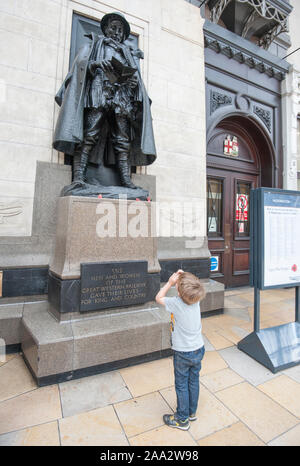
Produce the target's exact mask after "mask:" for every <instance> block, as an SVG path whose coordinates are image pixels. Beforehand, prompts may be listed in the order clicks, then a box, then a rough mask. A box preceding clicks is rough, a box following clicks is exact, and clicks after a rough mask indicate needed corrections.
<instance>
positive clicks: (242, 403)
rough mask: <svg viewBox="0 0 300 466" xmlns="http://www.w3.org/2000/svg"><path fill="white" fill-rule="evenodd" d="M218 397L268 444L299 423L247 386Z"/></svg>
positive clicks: (220, 394) (282, 409) (221, 393)
mask: <svg viewBox="0 0 300 466" xmlns="http://www.w3.org/2000/svg"><path fill="white" fill-rule="evenodd" d="M215 396H216V397H217V398H218V399H219V400H220V401H221V402H222V403H223V404H224V405H225V406H226V407H227V408H228V409H230V411H231V412H232V413H234V414H235V415H236V416H237V418H239V420H241V421H242V422H243V423H244V424H246V426H247V427H248V428H249V429H251V430H252V431H253V432H254V433H255V434H256V435H257V436H258V437H259V438H260V439H261V440H262V441H263V442H265V443H267V442H270V441H271V440H273V439H274V438H275V437H278V436H279V435H281V434H283V433H284V432H286V431H287V430H289V429H291V428H292V427H294V426H295V425H296V424H298V423H299V419H297V418H296V417H295V416H293V415H292V414H291V413H290V412H289V411H287V410H286V409H284V408H283V407H282V406H280V405H279V404H278V403H276V402H275V401H273V400H272V399H271V398H269V396H267V395H265V394H264V393H262V392H261V391H260V390H258V389H257V388H255V387H253V386H252V385H250V384H249V383H248V382H243V383H241V384H238V385H235V386H233V387H230V388H226V389H225V390H222V391H220V392H217V393H215Z"/></svg>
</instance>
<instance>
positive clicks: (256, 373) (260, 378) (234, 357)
mask: <svg viewBox="0 0 300 466" xmlns="http://www.w3.org/2000/svg"><path fill="white" fill-rule="evenodd" d="M219 354H220V355H221V356H222V358H223V359H224V360H225V361H226V363H227V364H228V366H229V367H230V368H231V369H232V370H233V371H235V372H236V373H237V374H239V375H240V376H241V377H243V378H244V379H246V380H247V381H248V382H250V383H251V384H253V385H259V384H262V383H264V382H267V381H268V380H270V379H273V378H274V377H278V374H273V373H272V372H271V371H270V370H269V369H267V368H266V367H264V366H262V365H261V364H259V363H258V362H257V361H255V359H253V358H251V357H250V356H248V355H247V354H246V353H243V351H241V350H239V349H238V348H237V347H236V346H232V347H230V348H226V349H224V350H220V351H219Z"/></svg>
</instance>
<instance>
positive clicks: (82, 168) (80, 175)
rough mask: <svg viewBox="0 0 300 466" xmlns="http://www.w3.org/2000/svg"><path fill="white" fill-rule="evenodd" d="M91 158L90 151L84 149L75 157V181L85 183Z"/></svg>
mask: <svg viewBox="0 0 300 466" xmlns="http://www.w3.org/2000/svg"><path fill="white" fill-rule="evenodd" d="M88 158H89V152H88V151H86V152H85V151H84V150H83V151H82V152H81V153H80V154H76V155H75V156H74V158H73V183H80V184H84V182H85V172H86V168H87V163H88Z"/></svg>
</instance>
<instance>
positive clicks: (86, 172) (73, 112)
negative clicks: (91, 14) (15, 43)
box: [53, 13, 156, 199]
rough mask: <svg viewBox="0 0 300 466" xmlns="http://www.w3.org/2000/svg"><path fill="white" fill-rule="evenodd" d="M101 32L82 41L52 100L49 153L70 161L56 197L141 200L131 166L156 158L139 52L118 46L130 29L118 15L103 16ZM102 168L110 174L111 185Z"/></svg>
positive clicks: (140, 193)
mask: <svg viewBox="0 0 300 466" xmlns="http://www.w3.org/2000/svg"><path fill="white" fill-rule="evenodd" d="M101 28H102V31H103V33H104V36H103V35H99V36H96V35H95V34H94V33H92V34H91V35H89V36H88V37H89V38H90V39H91V42H90V43H89V44H87V45H85V46H83V47H82V48H81V49H80V51H79V52H78V54H77V56H76V58H75V60H74V63H73V65H72V68H71V70H70V72H69V73H68V75H67V76H66V78H65V80H64V82H63V84H62V86H61V88H60V89H59V91H58V93H57V95H56V97H55V100H56V102H57V103H58V105H60V107H61V109H60V113H59V117H58V120H57V124H56V128H55V133H54V141H53V147H54V148H55V149H57V150H59V151H61V152H64V153H66V154H70V155H72V156H73V182H72V184H71V185H69V186H66V187H65V188H64V189H63V191H62V195H63V196H68V195H77V196H78V195H79V196H97V195H99V194H102V195H103V197H116V198H117V197H118V196H119V194H126V195H127V197H128V198H129V199H131V198H134V199H135V198H137V197H139V198H140V199H146V198H147V197H148V195H149V193H148V192H147V191H145V190H143V189H141V188H139V187H137V186H135V185H134V184H133V183H132V181H131V179H130V170H131V166H137V165H138V166H141V165H149V164H151V163H153V162H154V160H155V158H156V149H155V142H154V135H153V128H152V117H151V111H150V99H149V97H148V95H147V92H146V89H145V86H144V83H143V81H142V77H141V73H140V70H139V58H141V57H142V52H141V51H140V50H139V49H138V50H133V49H132V48H131V47H128V46H127V45H125V44H124V43H123V42H124V40H126V38H127V37H128V36H129V34H130V26H129V24H128V22H127V20H126V19H125V17H124V16H123V15H122V14H121V13H111V14H107V15H105V16H104V17H103V18H102V21H101ZM95 166H97V167H98V170H97V171H96V173H97V174H99V176H98V175H95V171H92V170H91V167H95ZM107 167H113V168H116V175H117V177H115V181H114V183H112V182H111V181H112V177H111V176H107V175H106V173H107V172H106V171H105V170H106V168H107Z"/></svg>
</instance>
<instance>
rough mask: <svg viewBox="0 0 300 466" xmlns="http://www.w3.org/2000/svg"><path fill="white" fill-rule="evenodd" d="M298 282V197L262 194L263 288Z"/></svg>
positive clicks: (269, 193) (299, 275) (299, 220)
mask: <svg viewBox="0 0 300 466" xmlns="http://www.w3.org/2000/svg"><path fill="white" fill-rule="evenodd" d="M297 282H300V196H291V195H287V194H281V193H271V192H265V193H264V286H266V287H268V286H280V285H287V286H288V285H291V286H293V285H294V286H295V284H296V283H297Z"/></svg>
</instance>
